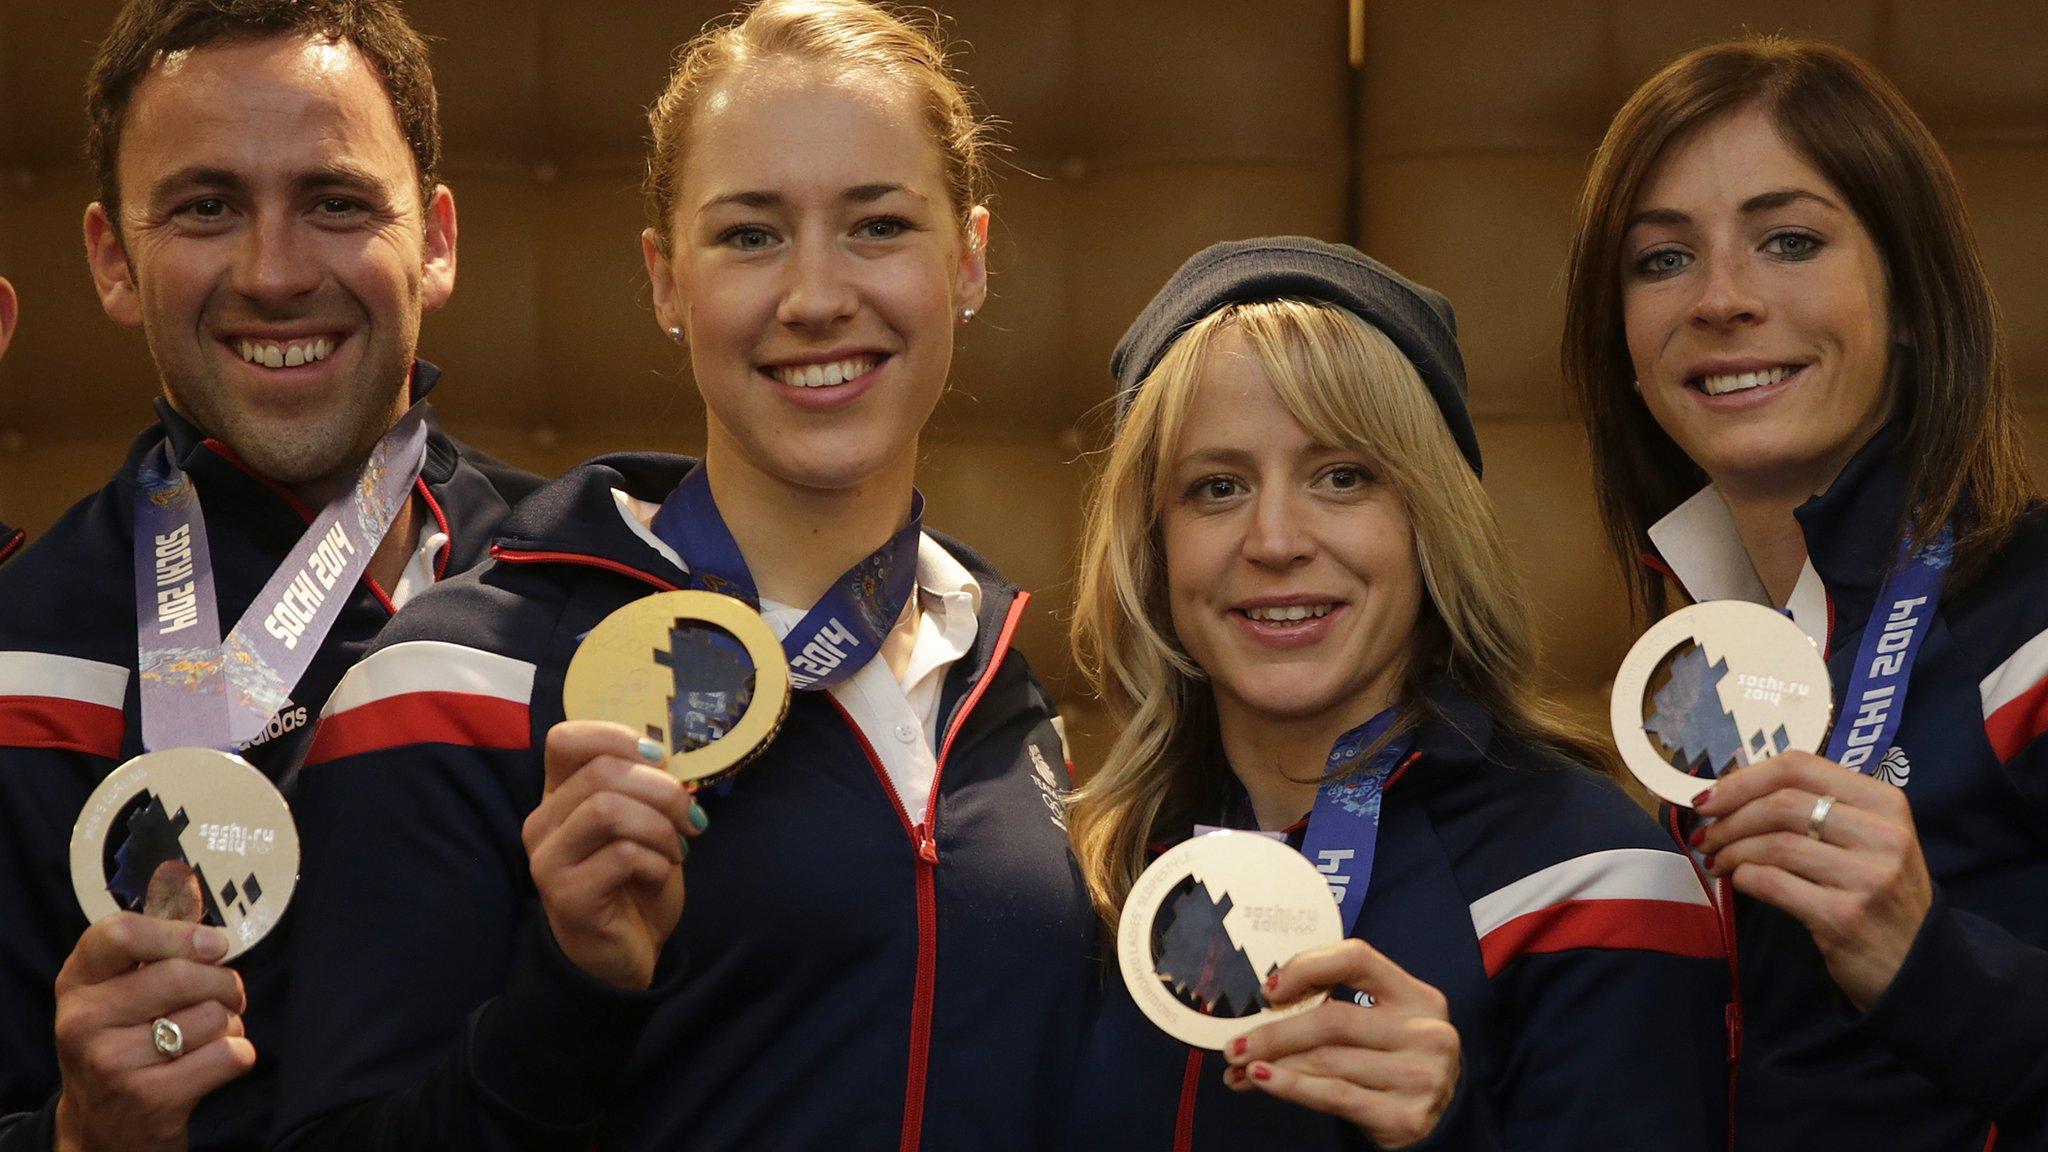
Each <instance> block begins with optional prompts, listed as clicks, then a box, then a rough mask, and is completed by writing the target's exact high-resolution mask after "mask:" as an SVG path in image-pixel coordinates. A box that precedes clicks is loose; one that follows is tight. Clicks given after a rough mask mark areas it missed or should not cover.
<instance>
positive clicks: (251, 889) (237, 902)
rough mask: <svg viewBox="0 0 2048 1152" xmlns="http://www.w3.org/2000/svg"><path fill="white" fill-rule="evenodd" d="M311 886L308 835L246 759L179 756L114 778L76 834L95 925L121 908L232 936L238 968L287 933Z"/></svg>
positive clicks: (176, 752) (77, 876) (152, 757)
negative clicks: (305, 868) (302, 865)
mask: <svg viewBox="0 0 2048 1152" xmlns="http://www.w3.org/2000/svg"><path fill="white" fill-rule="evenodd" d="M298 881H299V834H298V827H297V826H296V825H295V824H294V823H293V822H292V814H291V809H290V808H289V807H287V806H286V804H285V800H284V796H283V794H281V793H280V792H278V790H277V787H276V786H275V785H273V784H272V783H271V782H270V780H269V779H268V778H267V777H265V776H264V775H263V773H261V772H259V771H257V770H256V769H255V768H253V767H250V765H249V764H248V763H247V762H246V761H244V760H243V759H242V758H241V757H239V756H234V755H231V754H229V753H226V752H217V751H214V750H213V749H211V748H171V749H166V750H164V751H162V752H151V753H148V754H146V755H142V756H138V757H136V758H135V759H133V760H130V761H128V762H127V763H126V764H123V765H121V766H120V767H119V768H116V769H114V771H113V772H111V773H109V774H108V776H107V778H106V779H105V780H102V781H101V782H100V785H99V787H98V788H95V789H94V790H93V793H92V795H91V796H90V797H89V798H87V800H86V802H85V808H84V810H83V811H82V812H81V813H80V814H79V817H78V823H77V824H76V825H75V826H74V827H73V828H72V832H71V885H72V889H73V891H74V892H75V893H76V894H77V896H78V906H79V907H80V908H81V909H83V910H84V912H85V916H86V919H87V920H90V921H95V922H97V921H99V920H102V919H105V918H106V917H108V916H111V915H113V914H114V913H116V912H118V911H129V912H140V913H143V914H145V915H149V916H157V917H161V918H164V919H171V920H186V921H191V922H195V923H203V924H210V925H212V926H214V927H216V928H222V929H225V930H226V931H227V936H228V953H227V959H230V960H232V959H234V958H235V957H237V956H239V955H241V954H242V953H244V952H246V951H248V950H249V949H251V948H253V947H255V946H256V945H257V944H258V943H259V942H261V941H262V939H263V938H264V937H265V936H267V935H269V934H270V931H271V929H273V928H275V927H277V924H278V921H279V920H280V919H282V918H283V916H284V911H285V907H286V906H287V905H288V904H290V902H291V897H292V891H293V889H294V888H296V887H297V886H298Z"/></svg>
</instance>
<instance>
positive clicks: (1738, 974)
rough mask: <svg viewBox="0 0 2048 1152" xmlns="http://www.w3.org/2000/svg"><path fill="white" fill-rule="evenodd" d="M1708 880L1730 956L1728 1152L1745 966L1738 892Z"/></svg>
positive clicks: (1681, 834) (1682, 845) (1725, 1027)
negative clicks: (1739, 949)
mask: <svg viewBox="0 0 2048 1152" xmlns="http://www.w3.org/2000/svg"><path fill="white" fill-rule="evenodd" d="M1666 816H1667V818H1668V820H1669V822H1670V825H1671V839H1672V840H1674V841H1676V842H1677V844H1678V848H1679V851H1681V852H1685V853H1686V859H1687V860H1691V859H1692V853H1691V850H1690V847H1689V846H1688V845H1687V844H1686V841H1685V830H1684V829H1683V828H1681V827H1680V826H1679V823H1678V808H1677V807H1676V806H1675V805H1674V806H1672V807H1669V808H1667V809H1666ZM1708 883H1709V886H1710V888H1711V891H1710V892H1709V894H1708V896H1709V899H1711V900H1712V901H1713V902H1714V924H1715V926H1716V927H1717V928H1719V929H1720V932H1721V949H1722V951H1723V952H1725V953H1727V956H1728V1003H1727V1004H1725V1005H1723V1006H1722V1008H1721V1026H1722V1031H1723V1032H1724V1033H1725V1034H1726V1036H1727V1040H1728V1152H1735V1082H1736V1079H1737V1078H1738V1077H1739V1076H1740V1075H1741V1074H1742V965H1741V963H1740V961H1739V959H1738V957H1737V956H1736V942H1735V893H1734V891H1733V890H1732V889H1731V888H1730V887H1729V885H1728V882H1727V881H1725V880H1721V879H1718V878H1712V879H1709V881H1708Z"/></svg>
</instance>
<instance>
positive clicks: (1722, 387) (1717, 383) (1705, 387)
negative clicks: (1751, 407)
mask: <svg viewBox="0 0 2048 1152" xmlns="http://www.w3.org/2000/svg"><path fill="white" fill-rule="evenodd" d="M1797 371H1799V369H1798V368H1795V367H1791V366H1789V365H1788V366H1781V367H1778V368H1770V369H1766V370H1765V371H1762V372H1726V373H1722V374H1721V375H1718V376H1707V377H1703V378H1702V379H1701V380H1700V391H1702V392H1705V393H1706V394H1707V395H1709V396H1725V395H1727V394H1728V393H1730V392H1746V391H1748V390H1749V389H1751V388H1761V387H1763V386H1764V385H1766V384H1776V383H1777V382H1779V381H1780V380H1783V379H1784V378H1785V377H1787V376H1790V375H1792V374H1793V373H1794V372H1797Z"/></svg>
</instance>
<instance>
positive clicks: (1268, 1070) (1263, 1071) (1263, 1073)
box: [1252, 1064, 1273, 1080]
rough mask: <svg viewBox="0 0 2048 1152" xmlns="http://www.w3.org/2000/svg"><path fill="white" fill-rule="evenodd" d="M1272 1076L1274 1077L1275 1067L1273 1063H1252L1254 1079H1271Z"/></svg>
mask: <svg viewBox="0 0 2048 1152" xmlns="http://www.w3.org/2000/svg"><path fill="white" fill-rule="evenodd" d="M1272 1078H1273V1067H1272V1065H1270V1064H1254V1065H1252V1079H1254V1080H1271V1079H1272Z"/></svg>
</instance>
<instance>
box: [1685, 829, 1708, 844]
mask: <svg viewBox="0 0 2048 1152" xmlns="http://www.w3.org/2000/svg"><path fill="white" fill-rule="evenodd" d="M1706 838H1707V828H1706V825H1704V824H1702V825H1700V826H1699V827H1698V828H1695V829H1693V830H1692V835H1690V836H1688V837H1686V838H1685V842H1686V843H1687V844H1690V845H1692V846H1693V847H1695V848H1697V847H1699V846H1700V844H1701V842H1703V841H1704V840H1706Z"/></svg>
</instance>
